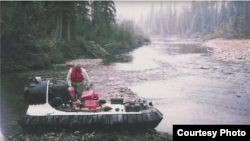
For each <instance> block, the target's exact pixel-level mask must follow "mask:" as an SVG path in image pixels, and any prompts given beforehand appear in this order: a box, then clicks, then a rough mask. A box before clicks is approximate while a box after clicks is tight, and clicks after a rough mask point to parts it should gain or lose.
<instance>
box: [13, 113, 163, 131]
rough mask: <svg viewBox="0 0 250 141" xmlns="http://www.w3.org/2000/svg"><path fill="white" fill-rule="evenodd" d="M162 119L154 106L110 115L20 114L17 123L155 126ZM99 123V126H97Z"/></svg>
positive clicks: (26, 125)
mask: <svg viewBox="0 0 250 141" xmlns="http://www.w3.org/2000/svg"><path fill="white" fill-rule="evenodd" d="M162 119H163V115H162V113H161V112H159V111H158V110H157V109H155V108H150V109H148V110H143V111H142V113H140V114H112V115H110V114H109V115H105V114H100V115H48V116H30V115H24V116H22V117H21V118H20V119H19V121H18V123H19V125H20V126H22V127H24V128H25V127H37V126H39V127H41V126H51V127H58V126H59V127H68V126H74V127H75V126H76V127H86V126H88V127H89V126H93V125H95V126H97V127H98V128H99V127H100V126H119V127H120V126H122V127H131V126H132V127H134V125H136V126H137V127H143V128H155V127H156V126H157V125H158V124H159V123H160V122H161V120H162ZM98 125H100V126H98Z"/></svg>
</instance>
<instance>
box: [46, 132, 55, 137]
mask: <svg viewBox="0 0 250 141" xmlns="http://www.w3.org/2000/svg"><path fill="white" fill-rule="evenodd" d="M47 135H48V136H54V135H56V134H55V133H53V132H52V133H48V134H47Z"/></svg>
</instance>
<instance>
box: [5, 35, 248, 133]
mask: <svg viewBox="0 0 250 141" xmlns="http://www.w3.org/2000/svg"><path fill="white" fill-rule="evenodd" d="M202 44H203V42H199V41H193V40H184V39H183V40H180V39H165V40H163V39H161V40H160V39H153V41H152V44H150V45H145V46H143V47H140V48H138V49H136V50H134V51H132V52H130V53H128V54H125V55H123V56H122V57H120V58H118V59H117V60H116V59H113V60H112V59H111V60H105V61H103V62H100V59H99V60H98V59H97V60H93V59H91V60H87V61H86V60H83V61H85V63H84V67H85V69H86V70H87V72H88V73H89V76H90V79H91V81H92V83H94V87H93V89H94V90H96V91H98V90H101V91H99V92H100V93H99V94H100V97H102V96H105V94H106V95H108V94H109V92H108V90H109V89H110V88H117V87H128V88H130V89H131V90H132V91H133V92H134V93H136V94H137V95H139V96H141V97H144V98H148V99H149V100H152V101H153V102H154V106H155V107H156V108H157V109H159V110H160V111H161V112H162V113H163V117H164V118H163V120H162V122H161V123H160V124H159V125H158V127H157V128H156V130H158V131H163V132H169V133H172V125H173V124H250V108H249V107H250V66H249V65H243V64H223V63H220V62H217V61H214V60H211V56H210V54H209V53H208V52H207V48H205V47H201V46H202ZM77 61H79V60H77ZM80 61H81V60H80ZM98 62H100V63H98ZM103 64H106V65H103ZM68 69H69V68H68V66H67V67H66V68H65V67H64V68H62V69H47V70H40V71H32V72H26V73H13V74H4V75H2V76H1V77H2V78H1V130H2V132H3V134H4V135H6V136H9V135H15V134H17V133H18V132H20V131H21V129H20V127H18V126H17V122H16V121H17V118H18V116H19V115H22V114H24V113H25V110H26V109H27V105H24V104H23V88H24V86H25V85H24V84H25V83H27V82H26V81H27V77H34V76H42V77H44V78H58V79H61V80H65V78H66V75H67V72H68ZM102 90H104V91H102ZM105 90H106V91H105ZM102 93H105V94H104V95H102Z"/></svg>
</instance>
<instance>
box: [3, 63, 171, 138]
mask: <svg viewBox="0 0 250 141" xmlns="http://www.w3.org/2000/svg"><path fill="white" fill-rule="evenodd" d="M76 62H77V63H79V64H81V66H82V67H84V68H85V69H86V70H87V72H88V74H89V76H90V79H91V84H92V85H91V89H93V90H94V91H95V92H96V93H98V94H99V96H100V99H105V100H107V101H109V100H110V98H111V97H119V98H124V101H125V102H126V101H130V100H136V99H137V98H138V96H137V94H136V93H134V92H133V91H132V90H130V89H129V88H128V87H127V83H124V82H123V81H122V80H121V78H124V77H125V78H126V80H125V81H129V80H127V79H130V77H131V76H130V77H128V76H126V74H125V73H124V72H122V71H117V70H115V69H114V66H113V65H108V66H106V65H103V61H102V59H84V58H82V59H76V60H71V61H67V62H66V63H65V64H58V65H53V66H52V67H51V68H50V69H49V70H40V71H32V72H26V73H16V74H12V75H11V77H14V78H15V77H17V78H18V79H21V80H23V82H22V85H23V86H24V87H25V86H28V85H29V83H31V80H33V78H34V77H35V76H40V77H41V78H42V79H43V80H50V81H51V82H53V83H66V81H65V77H66V75H67V73H68V70H69V68H70V67H72V65H73V64H74V63H76ZM107 70H108V71H107ZM9 75H10V74H9ZM8 78H9V77H8ZM130 81H131V79H130ZM3 82H5V83H4V85H3V87H4V88H5V90H6V89H13V87H12V86H13V85H17V84H15V83H14V82H11V81H10V79H7V78H4V79H3ZM8 84H11V86H8ZM19 86H20V87H18V90H17V89H16V90H14V89H13V90H12V91H8V92H9V93H10V95H14V93H15V92H16V91H18V95H19V96H18V97H16V98H15V101H18V102H15V103H17V105H18V104H22V105H23V103H22V101H23V99H22V98H23V97H22V95H23V92H22V90H23V87H22V86H21V85H19ZM12 92H13V94H12ZM10 95H8V96H10ZM3 98H4V97H3ZM6 98H7V97H6ZM6 98H4V99H6ZM10 101H13V100H11V99H10V100H9V101H8V100H6V101H5V102H4V105H5V106H4V107H3V110H2V114H3V118H2V119H3V120H2V127H4V131H3V133H4V135H5V137H6V138H8V140H11V141H21V140H24V141H33V140H41V139H43V140H51V141H52V140H53V141H54V140H56V141H59V140H60V141H68V140H71V141H78V140H87V139H88V140H96V141H97V140H100V139H103V140H105V141H109V140H122V141H123V140H136V141H145V140H156V141H161V140H167V141H171V140H172V135H171V134H168V133H165V132H159V131H156V130H148V129H145V130H144V131H127V130H120V131H89V130H87V129H83V130H72V131H66V130H67V129H65V130H61V131H57V130H52V131H51V130H43V131H39V129H37V130H35V132H34V133H29V132H25V131H23V130H22V129H21V128H20V127H19V126H18V125H17V123H16V120H17V117H19V116H21V115H23V114H24V113H25V109H24V108H25V107H24V108H22V110H21V111H20V110H19V112H17V111H16V110H18V109H17V108H15V107H16V106H15V105H13V104H8V103H10ZM8 105H10V106H11V107H8ZM6 107H8V108H6ZM8 109H13V111H12V113H10V112H9V111H8ZM6 117H12V118H6ZM14 117H15V118H14ZM3 123H11V124H3Z"/></svg>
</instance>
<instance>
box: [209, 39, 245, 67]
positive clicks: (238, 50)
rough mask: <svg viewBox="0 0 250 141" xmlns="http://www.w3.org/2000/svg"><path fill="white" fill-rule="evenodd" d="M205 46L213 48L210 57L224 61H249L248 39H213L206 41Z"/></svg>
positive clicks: (243, 62)
mask: <svg viewBox="0 0 250 141" xmlns="http://www.w3.org/2000/svg"><path fill="white" fill-rule="evenodd" d="M204 45H205V46H208V47H211V48H212V49H213V50H211V51H210V52H211V53H212V59H214V60H217V61H220V62H224V63H242V64H246V63H247V64H248V63H250V40H236V39H234V40H225V39H220V38H219V39H213V40H209V41H207V42H206V43H205V44H204Z"/></svg>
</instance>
